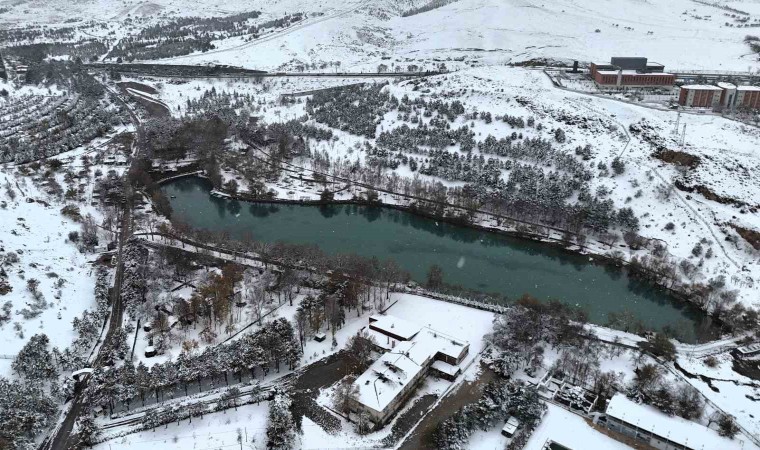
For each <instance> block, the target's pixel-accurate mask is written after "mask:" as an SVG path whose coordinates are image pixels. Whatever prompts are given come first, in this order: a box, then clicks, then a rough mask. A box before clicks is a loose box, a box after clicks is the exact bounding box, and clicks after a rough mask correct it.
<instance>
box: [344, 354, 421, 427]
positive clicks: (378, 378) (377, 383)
mask: <svg viewBox="0 0 760 450" xmlns="http://www.w3.org/2000/svg"><path fill="white" fill-rule="evenodd" d="M415 347H419V344H417V343H415V342H401V343H399V344H398V345H397V346H396V348H394V349H393V350H392V351H390V352H388V353H384V354H383V355H382V356H381V357H380V358H379V359H378V360H377V361H375V362H374V363H372V365H371V366H370V367H369V369H367V371H366V372H364V373H363V374H361V375H360V376H359V378H357V379H356V381H355V382H354V384H356V386H357V387H358V388H359V396H358V399H357V400H358V401H359V403H361V404H363V405H365V406H367V407H369V408H372V409H374V410H375V411H378V412H380V411H383V410H384V409H385V408H386V407H387V406H388V404H389V403H391V402H392V401H393V399H395V398H396V397H398V395H399V394H401V392H402V391H403V389H404V387H406V385H407V384H408V383H410V382H411V381H412V380H414V379H415V378H417V375H419V373H420V371H422V370H423V369H424V367H425V364H426V363H427V359H428V358H430V357H431V356H432V355H430V354H429V353H427V356H425V352H420V351H419V348H415Z"/></svg>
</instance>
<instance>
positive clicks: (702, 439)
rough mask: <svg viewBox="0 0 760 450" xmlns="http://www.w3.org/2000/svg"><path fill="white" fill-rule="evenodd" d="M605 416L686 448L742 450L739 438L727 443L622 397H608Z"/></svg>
mask: <svg viewBox="0 0 760 450" xmlns="http://www.w3.org/2000/svg"><path fill="white" fill-rule="evenodd" d="M607 415H608V416H611V417H614V418H616V419H619V420H621V421H623V422H627V423H629V424H632V425H635V426H637V427H638V428H641V429H644V430H646V431H649V432H652V433H654V434H656V435H658V436H661V437H664V438H666V439H668V440H670V441H672V442H675V443H677V444H680V445H683V446H686V447H691V448H700V449H701V448H715V449H718V448H719V449H723V450H731V449H740V448H742V441H741V440H740V439H739V438H737V439H734V440H731V439H727V438H724V437H721V436H720V435H719V434H718V433H717V432H716V431H714V430H711V429H709V428H707V427H705V426H703V425H700V424H698V423H696V422H692V421H690V420H686V419H683V418H681V417H669V416H667V415H665V414H663V413H661V412H660V411H658V410H657V409H655V408H653V407H651V406H648V405H640V404H638V403H635V402H632V401H631V400H628V398H627V397H626V396H625V395H623V394H615V396H614V397H612V400H610V403H609V405H608V406H607Z"/></svg>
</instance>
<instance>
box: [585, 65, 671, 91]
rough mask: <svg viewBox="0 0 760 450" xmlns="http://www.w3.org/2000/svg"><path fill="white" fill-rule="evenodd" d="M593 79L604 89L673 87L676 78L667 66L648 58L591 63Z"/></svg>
mask: <svg viewBox="0 0 760 450" xmlns="http://www.w3.org/2000/svg"><path fill="white" fill-rule="evenodd" d="M590 73H591V78H593V79H594V82H596V85H597V86H599V87H600V88H603V89H610V88H612V89H622V88H667V89H670V88H672V87H673V84H674V83H675V81H676V76H675V75H674V74H672V73H665V66H663V65H662V64H658V63H654V62H649V61H647V59H646V58H618V57H615V58H612V59H611V60H610V62H609V64H608V63H591V67H590Z"/></svg>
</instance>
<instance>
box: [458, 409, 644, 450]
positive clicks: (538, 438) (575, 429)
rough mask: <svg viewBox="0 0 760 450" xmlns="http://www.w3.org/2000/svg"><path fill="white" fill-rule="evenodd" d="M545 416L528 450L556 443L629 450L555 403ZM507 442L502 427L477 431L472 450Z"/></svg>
mask: <svg viewBox="0 0 760 450" xmlns="http://www.w3.org/2000/svg"><path fill="white" fill-rule="evenodd" d="M547 407H548V410H547V411H546V415H545V416H544V418H543V419H542V420H541V423H540V424H539V425H538V427H537V428H536V430H535V431H534V432H533V434H532V435H531V437H530V439H529V440H528V443H527V444H526V445H525V447H523V448H524V449H525V450H543V449H544V448H545V447H544V445H546V444H548V443H550V442H556V443H558V444H560V445H564V446H565V447H567V448H579V449H582V448H588V449H592V448H593V449H600V450H601V449H604V450H626V449H629V448H630V447H628V446H627V445H625V444H623V443H621V442H618V441H616V440H614V439H612V438H611V437H609V436H606V435H604V434H602V433H601V432H599V431H597V430H595V429H594V428H593V427H592V426H591V425H589V423H588V422H586V421H585V420H584V419H582V418H581V417H579V416H577V415H576V414H573V413H571V412H569V411H567V410H565V409H562V408H560V407H559V406H555V405H552V404H548V405H547ZM507 443H508V440H507V438H506V437H504V436H502V434H501V427H497V428H495V429H493V430H490V431H480V430H478V431H477V432H476V433H475V434H474V435H473V436H472V438H471V439H470V442H469V444H470V446H471V447H470V448H472V449H477V450H500V449H503V448H504V447H505V445H506V444H507Z"/></svg>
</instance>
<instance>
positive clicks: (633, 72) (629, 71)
mask: <svg viewBox="0 0 760 450" xmlns="http://www.w3.org/2000/svg"><path fill="white" fill-rule="evenodd" d="M598 72H599V73H600V74H602V75H617V74H618V73H622V74H623V75H673V74H672V73H667V72H639V71H638V70H633V69H627V70H599V71H598Z"/></svg>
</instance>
